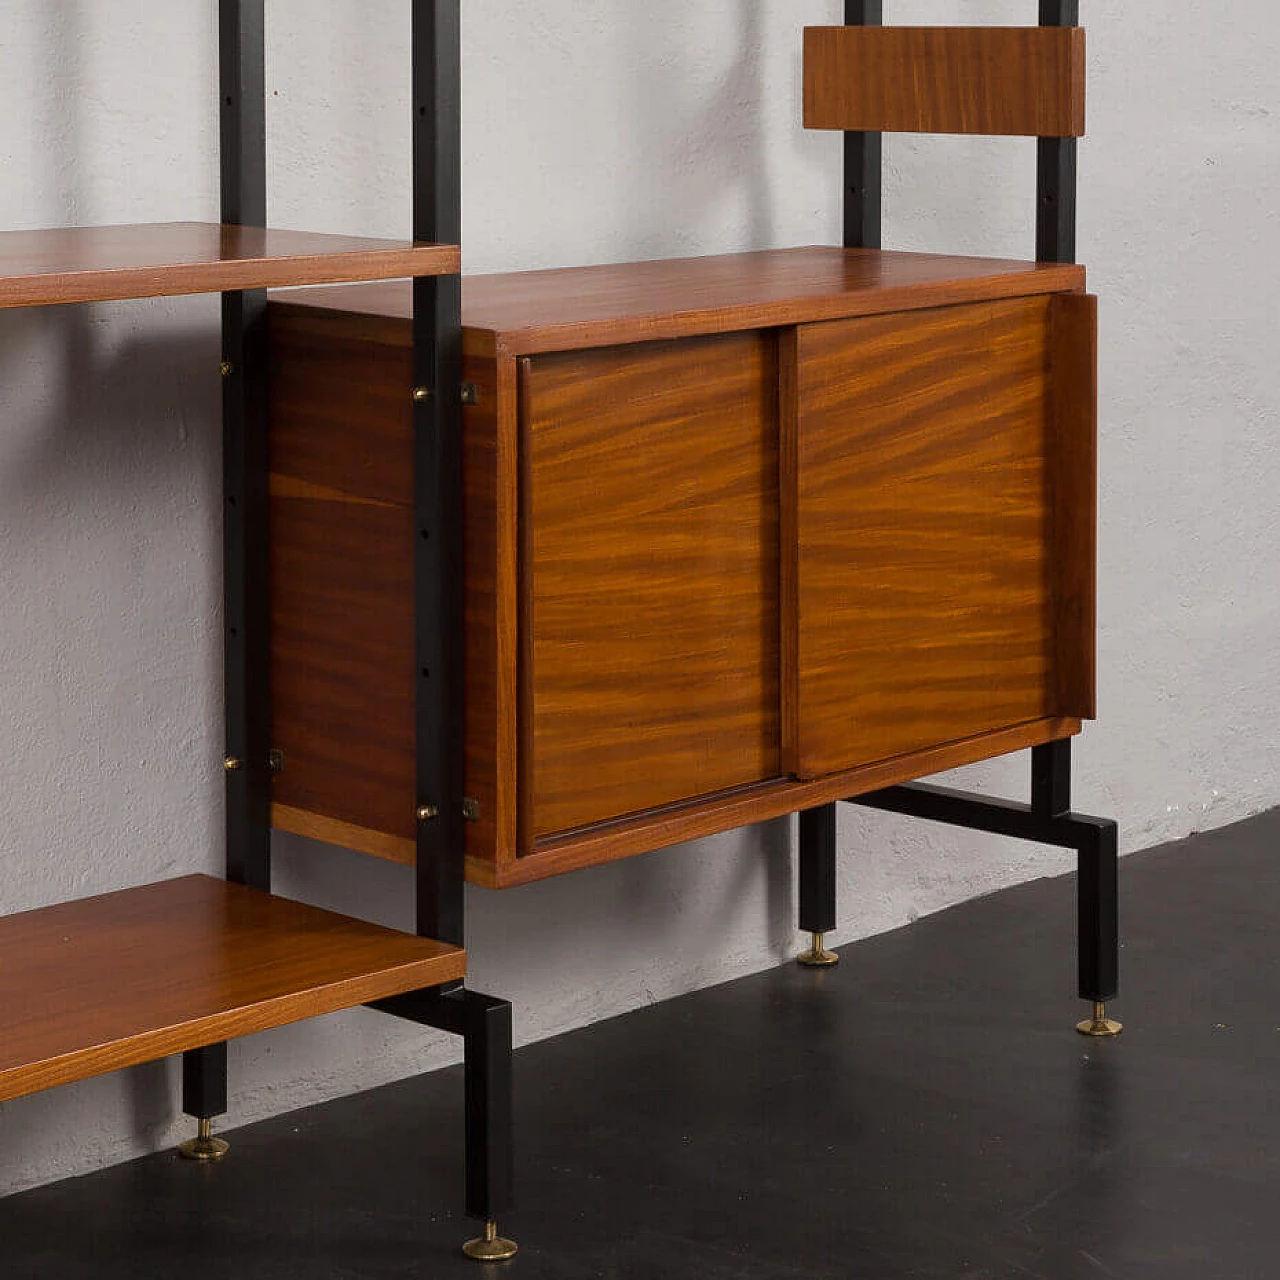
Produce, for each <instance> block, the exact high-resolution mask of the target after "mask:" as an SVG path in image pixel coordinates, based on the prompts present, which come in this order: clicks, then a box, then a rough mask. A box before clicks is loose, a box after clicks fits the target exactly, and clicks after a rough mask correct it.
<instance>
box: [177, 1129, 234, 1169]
mask: <svg viewBox="0 0 1280 1280" xmlns="http://www.w3.org/2000/svg"><path fill="white" fill-rule="evenodd" d="M230 1150H231V1147H230V1146H229V1145H228V1144H227V1143H225V1142H223V1140H222V1139H221V1138H215V1137H214V1136H213V1121H212V1120H201V1121H200V1128H199V1130H198V1131H197V1133H196V1136H195V1137H194V1138H192V1139H191V1140H190V1141H189V1142H184V1143H183V1144H182V1146H180V1147H179V1148H178V1154H179V1155H180V1156H181V1157H182V1158H183V1159H184V1160H199V1161H201V1162H202V1163H204V1164H208V1163H210V1162H212V1161H214V1160H221V1159H222V1157H223V1156H225V1155H226V1154H227V1152H228V1151H230Z"/></svg>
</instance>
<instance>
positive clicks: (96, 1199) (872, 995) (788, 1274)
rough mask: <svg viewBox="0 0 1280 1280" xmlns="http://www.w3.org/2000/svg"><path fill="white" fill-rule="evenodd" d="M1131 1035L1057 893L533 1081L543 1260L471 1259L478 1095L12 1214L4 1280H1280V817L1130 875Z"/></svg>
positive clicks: (349, 1110) (582, 1043)
mask: <svg viewBox="0 0 1280 1280" xmlns="http://www.w3.org/2000/svg"><path fill="white" fill-rule="evenodd" d="M1122 884H1123V895H1124V901H1123V906H1124V920H1123V924H1124V932H1125V937H1126V945H1125V950H1124V983H1125V996H1124V999H1123V1000H1122V1001H1121V1002H1120V1003H1119V1004H1118V1005H1117V1006H1116V1011H1117V1012H1118V1013H1119V1014H1120V1016H1122V1017H1123V1018H1124V1019H1125V1022H1126V1024H1127V1030H1126V1032H1125V1035H1124V1036H1123V1037H1122V1038H1121V1039H1120V1040H1118V1041H1114V1042H1101V1043H1091V1042H1087V1041H1085V1040H1083V1039H1081V1038H1079V1037H1078V1036H1076V1035H1075V1034H1074V1033H1073V1032H1072V1031H1071V1029H1070V1028H1071V1026H1072V1024H1073V1023H1074V1021H1075V1020H1076V1018H1077V1017H1079V1016H1080V1014H1081V1012H1082V1010H1081V1008H1080V1007H1078V1006H1077V1004H1076V1003H1075V1002H1074V1001H1073V1000H1072V999H1071V998H1070V996H1071V992H1072V989H1073V985H1072V984H1073V958H1072V957H1073V938H1072V928H1073V919H1074V916H1073V885H1072V882H1071V881H1070V880H1058V881H1041V882H1039V883H1037V884H1032V885H1027V886H1025V887H1022V888H1019V889H1015V890H1012V891H1010V892H1007V893H1002V894H999V895H997V896H995V897H992V898H987V899H985V900H983V901H979V902H974V903H970V904H967V905H965V906H963V907H960V908H957V909H956V910H953V911H949V912H946V913H945V914H943V915H940V916H935V917H932V918H930V919H928V920H925V921H923V922H922V923H920V924H918V925H916V926H914V927H912V928H910V929H905V930H902V931H901V932H898V933H895V934H891V935H888V936H885V937H881V938H876V939H872V940H871V941H868V942H863V943H859V944H857V945H855V946H850V947H847V948H845V950H844V962H843V964H841V966H840V967H839V968H838V969H836V970H833V971H831V972H828V973H820V974H814V973H809V972H805V971H802V970H799V969H796V968H785V969H780V970H777V971H774V972H772V973H767V974H763V975H760V976H758V977H753V978H746V979H743V980H741V981H738V982H734V983H731V984H729V985H727V986H723V987H719V988H717V989H715V990H711V991H705V992H701V993H699V994H696V995H692V996H688V997H685V998H683V999H680V1000H674V1001H671V1002H669V1003H666V1004H662V1005H658V1006H655V1007H653V1008H650V1009H646V1010H644V1011H642V1012H639V1013H634V1014H630V1015H628V1016H626V1017H623V1018H618V1019H615V1020H614V1021H611V1022H607V1023H603V1024H600V1025H598V1026H595V1027H591V1028H589V1029H587V1030H585V1031H581V1032H577V1033H574V1034H573V1035H569V1036H564V1037H562V1038H560V1039H558V1040H554V1041H551V1042H548V1043H545V1044H540V1045H536V1046H533V1047H531V1048H529V1049H526V1050H524V1051H522V1052H521V1053H520V1055H519V1058H518V1061H517V1069H518V1096H517V1122H518V1125H519V1134H520V1141H521V1147H520V1159H519V1187H520V1194H521V1210H520V1212H519V1213H518V1214H514V1215H512V1216H511V1217H510V1218H509V1219H507V1220H506V1221H504V1222H503V1224H502V1226H503V1228H504V1230H506V1231H508V1232H509V1233H510V1234H512V1235H515V1236H516V1237H517V1238H518V1239H519V1240H520V1242H521V1244H522V1246H523V1249H522V1252H521V1254H520V1256H519V1257H518V1258H517V1259H516V1260H515V1261H514V1262H512V1263H509V1264H506V1265H505V1266H504V1267H502V1268H492V1269H489V1270H486V1269H485V1268H483V1267H480V1266H477V1264H475V1263H470V1262H467V1261H466V1260H464V1259H461V1258H459V1257H457V1256H456V1251H457V1247H458V1244H459V1242H460V1241H461V1239H462V1238H463V1237H464V1235H465V1234H466V1224H465V1223H464V1222H463V1221H462V1220H461V1219H460V1218H459V1217H458V1216H456V1215H455V1214H454V1213H452V1212H451V1207H452V1206H455V1205H457V1203H458V1201H459V1197H460V1170H459V1164H460V1156H459V1146H460V1137H459V1118H460V1107H459V1105H458V1101H459V1093H460V1077H459V1075H458V1073H457V1072H445V1073H441V1074H439V1075H436V1076H433V1077H427V1078H424V1079H422V1080H418V1081H413V1082H410V1083H407V1084H402V1085H395V1086H392V1087H390V1088H385V1089H380V1090H378V1091H376V1092H373V1093H369V1094H365V1095H363V1096H360V1097H356V1098H351V1099H346V1100H343V1101H340V1102H336V1103H331V1104H328V1105H326V1106H322V1107H318V1108H315V1109H313V1110H310V1111H307V1112H303V1113H301V1114H294V1115H290V1116H287V1117H285V1118H283V1119H280V1120H275V1121H270V1122H267V1123H264V1124H260V1125H256V1126H254V1127H252V1128H249V1129H243V1130H241V1131H240V1132H239V1133H237V1134H236V1135H235V1142H234V1151H233V1154H232V1156H231V1158H230V1159H229V1160H228V1161H227V1162H226V1163H225V1164H224V1165H222V1166H221V1167H217V1168H213V1169H199V1168H194V1167H192V1166H189V1165H186V1164H183V1163H181V1162H179V1161H178V1160H177V1159H175V1158H173V1157H171V1156H157V1157H152V1158H149V1159H146V1160H141V1161H138V1162H136V1163H134V1164H132V1165H127V1166H124V1167H122V1168H118V1169H113V1170H108V1171H106V1172H104V1173H100V1174H96V1175H94V1176H92V1177H88V1178H82V1179H78V1180H75V1181H71V1182H67V1183H63V1184H61V1185H59V1186H55V1187H48V1188H44V1189H41V1190H38V1191H34V1192H30V1193H28V1194H25V1195H22V1196H15V1197H12V1198H10V1199H8V1200H6V1201H3V1202H0V1276H3V1277H5V1278H6V1280H7V1278H9V1277H23V1278H25V1277H41V1280H45V1278H46V1277H47V1278H51V1280H53V1278H56V1280H80V1278H81V1277H84V1278H86V1280H87V1278H89V1277H92V1278H93V1280H117V1278H121V1280H123V1278H125V1277H127V1278H128V1280H138V1278H139V1277H144V1278H146V1277H152V1276H166V1277H168V1276H173V1277H182V1280H211V1278H213V1277H218V1278H219V1280H221V1278H223V1277H226V1278H231V1277H235V1280H250V1278H256V1277H271V1278H272V1280H277V1278H279V1280H284V1278H286V1277H287V1278H289V1280H294V1278H297V1280H337V1278H338V1277H342V1278H343V1280H351V1278H353V1277H361V1278H365V1277H367V1278H369V1280H373V1278H374V1277H407V1276H421V1277H432V1278H433V1280H434V1278H436V1277H439V1278H440V1280H449V1277H473V1278H474V1277H477V1276H483V1275H485V1274H490V1275H494V1274H497V1273H498V1272H499V1271H501V1273H502V1274H503V1275H504V1276H505V1277H508V1278H509V1280H534V1278H537V1280H550V1278H552V1277H554V1280H586V1278H587V1277H608V1278H610V1280H620V1278H624V1277H625V1278H626V1280H633V1278H634V1280H650V1278H658V1277H666V1276H690V1277H699V1278H700V1280H797V1278H800V1277H804V1278H805V1280H828V1278H832V1280H834V1278H836V1277H840V1278H842V1280H843V1278H846V1277H848V1278H854V1277H868V1278H873V1280H896V1278H897V1277H906V1276H913V1277H948V1278H949V1280H950V1278H954V1277H968V1278H971V1280H977V1278H978V1277H1001V1278H1003V1277H1041V1278H1042V1280H1076V1278H1077V1277H1079V1278H1081V1280H1085V1278H1087V1280H1095V1278H1097V1277H1108V1276H1120V1277H1126V1278H1128V1280H1132V1278H1135V1277H1142V1278H1144V1280H1145V1278H1146V1277H1151V1278H1152V1280H1157V1278H1158V1280H1183V1278H1184V1277H1185V1278H1186V1280H1274V1278H1275V1277H1277V1276H1280V947H1278V946H1277V942H1276V937H1277V934H1276V924H1277V921H1278V920H1280V812H1277V813H1272V814H1269V815H1266V816H1264V817H1262V818H1258V819H1254V820H1252V821H1250V822H1247V823H1243V824H1241V825H1239V826H1236V827H1233V828H1230V829H1228V830H1225V831H1219V832H1215V833H1213V834H1210V835H1207V836H1201V837H1197V838H1195V839H1193V840H1190V841H1186V842H1184V843H1181V844H1178V845H1173V846H1169V847H1166V848H1164V849H1159V850H1155V851H1152V852H1150V853H1145V854H1140V855H1138V856H1136V857H1133V858H1130V859H1127V860H1126V861H1125V863H1124V865H1123V870H1122Z"/></svg>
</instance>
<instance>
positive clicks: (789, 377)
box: [778, 328, 800, 774]
mask: <svg viewBox="0 0 1280 1280" xmlns="http://www.w3.org/2000/svg"><path fill="white" fill-rule="evenodd" d="M799 434H800V330H799V329H794V328H791V329H782V330H779V332H778V511H779V531H778V532H779V537H778V598H779V617H778V622H779V642H780V643H779V651H778V656H779V661H780V666H781V671H780V675H781V682H782V708H781V710H782V760H781V766H782V772H783V773H788V774H794V773H796V771H797V770H798V768H799V761H800V596H799V593H800V557H799V550H800V523H799V522H800V512H799V509H798V502H799V496H800V479H799V472H798V468H799V465H800V453H799V451H800V439H799Z"/></svg>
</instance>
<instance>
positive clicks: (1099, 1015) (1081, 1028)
mask: <svg viewBox="0 0 1280 1280" xmlns="http://www.w3.org/2000/svg"><path fill="white" fill-rule="evenodd" d="M1076 1030H1077V1031H1078V1032H1079V1033H1080V1034H1081V1035H1082V1036H1099V1037H1101V1036H1118V1035H1119V1034H1120V1033H1121V1032H1122V1031H1123V1030H1124V1023H1123V1022H1116V1021H1115V1019H1114V1018H1108V1017H1107V1006H1106V1005H1105V1004H1103V1003H1102V1001H1100V1000H1096V1001H1094V1005H1093V1017H1092V1018H1086V1019H1085V1020H1084V1021H1083V1022H1081V1023H1079V1024H1078V1025H1077V1026H1076Z"/></svg>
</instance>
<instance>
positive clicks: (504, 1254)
mask: <svg viewBox="0 0 1280 1280" xmlns="http://www.w3.org/2000/svg"><path fill="white" fill-rule="evenodd" d="M519 1251H520V1246H519V1245H518V1244H516V1242H515V1241H514V1240H504V1239H503V1238H502V1236H500V1235H499V1234H498V1224H497V1223H496V1222H486V1223H485V1224H484V1235H483V1236H481V1238H480V1239H479V1240H468V1241H467V1243H466V1244H464V1245H463V1246H462V1252H463V1253H465V1254H466V1255H467V1257H468V1258H473V1259H474V1260H475V1261H476V1262H506V1260H507V1259H508V1258H514V1257H515V1256H516V1254H517V1253H518V1252H519Z"/></svg>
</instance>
